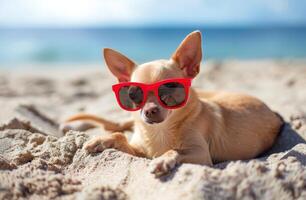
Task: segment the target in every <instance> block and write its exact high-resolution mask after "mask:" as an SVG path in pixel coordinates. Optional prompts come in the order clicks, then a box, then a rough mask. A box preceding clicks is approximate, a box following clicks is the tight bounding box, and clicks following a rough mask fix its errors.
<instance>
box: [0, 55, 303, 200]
mask: <svg viewBox="0 0 306 200" xmlns="http://www.w3.org/2000/svg"><path fill="white" fill-rule="evenodd" d="M31 67H32V68H31V69H28V70H22V69H19V70H0V106H1V112H0V199H50V198H54V199H305V198H306V169H305V165H306V144H305V143H306V142H305V138H306V103H305V102H306V61H305V60H290V61H289V60H286V61H285V60H284V61H276V60H263V61H235V60H228V61H224V62H217V61H208V62H205V63H204V64H203V65H202V72H201V74H200V75H199V76H198V77H197V79H196V80H195V81H194V86H195V87H197V88H202V89H206V90H212V89H213V90H215V89H216V90H227V91H238V92H246V93H248V94H252V95H255V96H257V97H259V98H261V99H262V100H264V101H265V102H266V103H267V104H268V105H269V106H270V107H271V108H272V109H273V110H274V111H276V112H278V113H279V114H280V115H282V116H283V118H284V119H285V120H286V125H285V126H284V128H283V130H282V132H281V133H280V136H279V138H278V139H277V141H276V143H275V145H274V146H273V147H272V148H271V149H270V150H269V151H268V152H265V153H264V154H263V155H261V156H260V157H258V158H256V159H252V160H248V161H230V162H224V163H219V164H216V165H215V166H214V167H207V166H201V165H194V164H182V165H180V166H178V167H177V168H176V169H175V170H174V171H173V172H172V173H171V174H169V175H167V176H164V177H161V178H156V177H155V176H154V175H152V174H151V173H150V172H149V168H148V165H149V163H150V160H149V159H144V158H137V157H133V156H131V155H128V154H125V153H122V152H119V151H116V150H114V149H109V150H106V151H104V152H102V153H98V154H93V155H90V154H87V153H86V152H85V151H84V150H82V146H83V144H84V143H85V142H86V141H87V140H88V139H89V138H92V137H95V135H99V134H107V132H106V131H105V130H103V129H101V128H92V129H90V130H88V131H85V132H78V131H70V132H68V133H67V134H66V135H63V133H61V132H60V131H59V124H60V123H61V121H63V119H65V118H66V117H67V116H69V115H71V114H74V113H78V112H87V113H92V114H97V115H99V116H104V117H107V118H109V119H112V120H114V121H117V122H122V121H125V120H127V119H128V118H129V113H128V112H125V111H122V110H120V108H119V107H118V105H117V104H116V101H115V98H114V96H113V94H112V93H111V89H110V86H111V85H112V84H113V83H114V82H115V79H114V78H113V77H112V76H111V75H110V73H109V72H107V71H106V69H105V68H103V66H99V65H84V66H82V65H79V66H77V67H78V69H77V70H76V69H74V67H76V66H74V65H69V66H68V65H65V66H64V65H63V66H39V67H40V68H39V69H36V68H35V67H37V66H31Z"/></svg>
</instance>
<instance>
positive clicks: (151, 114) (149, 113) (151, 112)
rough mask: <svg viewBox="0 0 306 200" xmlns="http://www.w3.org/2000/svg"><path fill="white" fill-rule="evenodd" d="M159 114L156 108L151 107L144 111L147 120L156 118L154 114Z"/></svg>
mask: <svg viewBox="0 0 306 200" xmlns="http://www.w3.org/2000/svg"><path fill="white" fill-rule="evenodd" d="M158 112H159V108H158V107H157V106H154V107H151V108H149V109H147V110H145V116H146V117H147V118H153V117H155V116H156V114H157V113H158Z"/></svg>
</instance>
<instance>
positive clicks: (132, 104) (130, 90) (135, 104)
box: [119, 86, 143, 109]
mask: <svg viewBox="0 0 306 200" xmlns="http://www.w3.org/2000/svg"><path fill="white" fill-rule="evenodd" d="M119 100H120V102H121V104H122V105H123V107H125V108H127V109H137V108H139V106H140V105H141V103H142V101H143V91H142V89H141V88H140V87H138V86H123V87H121V88H120V90H119Z"/></svg>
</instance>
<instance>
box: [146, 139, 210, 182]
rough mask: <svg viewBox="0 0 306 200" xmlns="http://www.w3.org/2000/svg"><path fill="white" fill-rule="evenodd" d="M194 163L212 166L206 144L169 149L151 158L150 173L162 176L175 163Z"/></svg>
mask: <svg viewBox="0 0 306 200" xmlns="http://www.w3.org/2000/svg"><path fill="white" fill-rule="evenodd" d="M180 163H195V164H204V165H208V166H212V159H211V156H210V153H209V149H208V145H207V144H206V145H205V146H194V147H192V148H190V149H182V150H174V149H172V150H169V151H167V152H166V153H164V154H163V155H162V156H160V157H158V158H156V159H154V160H152V162H151V166H150V167H151V173H153V174H155V175H156V176H162V175H164V174H167V173H168V172H170V171H171V170H172V169H173V168H174V167H175V166H176V165H177V164H180Z"/></svg>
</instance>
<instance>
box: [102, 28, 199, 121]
mask: <svg viewBox="0 0 306 200" xmlns="http://www.w3.org/2000/svg"><path fill="white" fill-rule="evenodd" d="M103 54H104V59H105V62H106V65H107V66H108V68H109V69H110V71H111V72H112V73H113V75H115V76H116V77H117V79H118V81H119V82H129V81H132V82H140V83H147V84H151V83H155V82H158V81H162V80H164V79H169V78H194V77H195V76H196V75H197V74H198V73H199V71H200V63H201V59H202V48H201V33H200V32H199V31H195V32H192V33H190V34H189V35H188V36H187V37H186V38H185V39H184V40H183V41H182V43H181V44H180V45H179V47H178V48H177V49H176V51H175V52H174V54H173V55H172V57H171V58H170V59H169V60H156V61H152V62H148V63H144V64H141V65H136V64H135V63H134V62H133V61H132V60H130V59H129V58H127V57H126V56H124V55H122V54H121V53H119V52H117V51H114V50H112V49H108V48H106V49H104V51H103ZM172 113H175V110H170V109H166V108H164V107H162V106H161V105H160V104H159V102H158V99H157V98H156V97H155V95H154V94H153V93H152V94H150V93H149V94H148V97H147V101H146V102H145V104H144V106H143V107H142V108H141V110H140V112H139V116H140V118H141V119H142V120H143V121H144V122H146V123H148V124H156V123H161V122H163V121H165V120H166V119H167V118H168V117H169V116H170V115H172Z"/></svg>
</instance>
